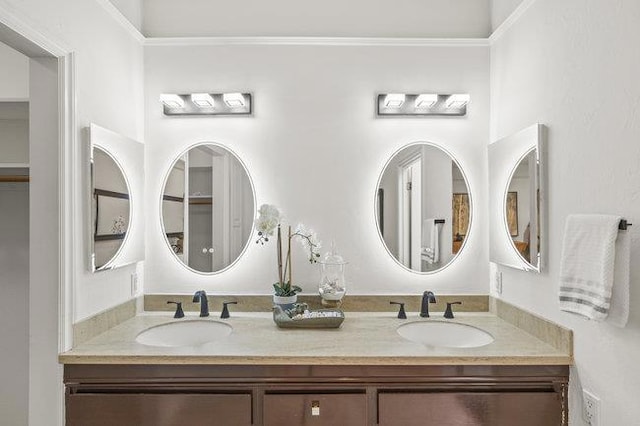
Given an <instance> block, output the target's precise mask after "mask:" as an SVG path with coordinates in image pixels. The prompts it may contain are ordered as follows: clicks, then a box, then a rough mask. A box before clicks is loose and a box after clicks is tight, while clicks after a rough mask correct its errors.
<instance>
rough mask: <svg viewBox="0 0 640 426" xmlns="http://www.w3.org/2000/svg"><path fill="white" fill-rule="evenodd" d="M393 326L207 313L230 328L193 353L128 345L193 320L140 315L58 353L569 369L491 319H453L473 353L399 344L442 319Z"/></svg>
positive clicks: (383, 318)
mask: <svg viewBox="0 0 640 426" xmlns="http://www.w3.org/2000/svg"><path fill="white" fill-rule="evenodd" d="M407 315H408V317H409V319H407V320H400V319H397V318H396V317H395V314H393V313H387V312H367V313H363V312H346V313H345V316H346V319H345V321H344V323H343V324H342V327H341V328H339V329H324V330H318V329H315V330H314V329H280V328H278V327H277V326H276V324H275V323H274V322H273V320H272V315H271V313H267V312H264V313H261V312H234V313H232V317H231V318H229V319H227V320H220V319H218V317H219V313H215V312H212V313H211V316H210V317H208V318H206V320H208V321H223V322H226V323H227V324H229V325H231V326H233V331H232V333H231V334H230V335H229V336H226V337H223V338H220V339H219V340H217V341H215V342H211V343H207V344H205V345H202V346H198V347H155V346H145V345H142V344H140V343H137V342H136V340H135V339H136V336H137V335H138V334H139V333H140V332H142V331H143V330H145V329H147V328H149V327H153V326H156V325H160V324H165V323H169V322H174V321H185V320H189V319H199V318H198V316H197V314H195V313H189V314H187V316H186V317H185V318H183V319H177V320H176V319H173V318H172V316H171V314H169V313H167V312H151V313H143V314H140V315H138V316H136V317H134V318H131V319H129V320H127V321H125V322H123V323H122V324H120V325H118V326H115V327H113V328H111V329H109V330H107V331H106V332H104V333H102V334H100V335H98V336H96V337H94V338H93V339H91V340H89V341H87V342H85V343H83V344H80V345H79V346H77V347H75V348H73V349H72V350H70V351H68V352H65V353H62V354H60V356H59V361H60V362H61V363H63V364H221V365H223V364H233V365H239V364H245V365H246V364H265V365H267V364H269V365H280V364H313V365H358V364H360V365H571V364H572V363H573V360H572V356H571V354H570V353H566V352H562V351H560V350H558V349H556V348H554V347H553V346H551V345H549V344H547V343H545V342H543V341H542V340H539V339H537V338H536V337H534V336H532V335H531V334H528V333H526V332H525V331H523V330H521V329H520V328H518V327H515V326H514V325H512V324H510V323H509V322H506V321H504V320H502V319H500V318H498V317H497V316H495V315H493V314H491V313H486V312H483V313H459V314H457V315H456V318H455V319H453V320H445V321H453V322H459V323H463V324H468V325H472V326H475V327H478V328H481V329H483V330H485V331H487V332H489V333H490V334H491V335H492V336H493V337H494V339H495V340H494V341H493V342H492V343H490V344H488V345H486V346H482V347H478V348H442V347H430V346H426V345H423V344H420V343H414V342H410V341H407V340H405V339H403V338H402V337H400V336H399V335H398V334H397V332H396V328H397V327H398V326H399V325H401V324H405V323H408V322H414V321H441V320H443V318H442V313H437V312H436V313H433V314H432V318H430V319H423V318H419V317H418V315H417V313H415V312H410V313H407Z"/></svg>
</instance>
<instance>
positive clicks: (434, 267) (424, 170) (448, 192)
mask: <svg viewBox="0 0 640 426" xmlns="http://www.w3.org/2000/svg"><path fill="white" fill-rule="evenodd" d="M471 211H472V205H471V195H470V193H469V186H468V184H467V179H466V177H465V175H464V172H463V171H462V169H461V168H460V165H459V164H458V163H457V162H456V160H454V159H453V157H452V156H451V155H450V154H449V153H448V152H446V151H445V150H443V149H442V148H440V147H438V146H436V145H433V144H430V143H426V142H418V143H414V144H411V145H408V146H406V147H404V148H402V149H400V150H399V151H397V152H396V153H395V154H394V155H393V156H392V157H391V159H390V160H389V161H388V162H387V164H386V165H385V167H384V169H383V171H382V174H381V175H380V179H379V181H378V187H377V193H376V219H377V220H376V221H377V225H378V232H379V233H380V237H381V238H382V241H383V243H384V245H385V247H386V249H387V251H388V252H389V254H391V256H392V257H393V258H394V259H395V260H396V261H397V262H398V263H399V264H400V265H402V266H404V267H405V268H407V269H409V270H411V271H414V272H421V273H433V272H436V271H439V270H441V269H443V268H445V267H446V266H448V265H449V264H450V263H451V262H452V261H453V260H454V259H455V257H456V256H457V255H458V254H459V253H460V251H461V250H462V248H463V246H464V244H465V241H466V239H467V237H468V233H469V229H470V225H471Z"/></svg>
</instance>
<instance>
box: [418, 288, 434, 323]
mask: <svg viewBox="0 0 640 426" xmlns="http://www.w3.org/2000/svg"><path fill="white" fill-rule="evenodd" d="M429 303H436V295H435V294H433V292H432V291H425V292H424V293H423V294H422V304H421V305H420V316H421V317H422V318H429Z"/></svg>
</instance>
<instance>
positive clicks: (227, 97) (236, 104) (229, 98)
mask: <svg viewBox="0 0 640 426" xmlns="http://www.w3.org/2000/svg"><path fill="white" fill-rule="evenodd" d="M222 98H223V99H224V103H225V104H227V106H228V107H229V108H241V107H243V106H244V96H242V93H225V94H224V95H223V96H222Z"/></svg>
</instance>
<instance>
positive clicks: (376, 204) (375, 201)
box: [373, 141, 475, 275]
mask: <svg viewBox="0 0 640 426" xmlns="http://www.w3.org/2000/svg"><path fill="white" fill-rule="evenodd" d="M416 145H427V146H431V147H434V148H437V149H439V150H441V151H442V152H444V153H445V154H447V155H448V156H449V158H451V161H453V162H454V163H455V164H456V166H458V169H459V170H460V173H461V174H462V178H463V179H464V182H465V184H466V186H467V193H468V195H469V226H468V230H467V234H466V237H465V239H464V241H463V242H462V245H461V246H460V250H458V252H457V253H456V254H455V255H454V256H453V257H452V258H451V260H449V262H447V264H446V265H443V266H442V267H441V268H439V269H436V270H434V271H425V272H422V271H416V270H413V269H411V268H408V267H407V266H405V265H403V264H402V262H400V260H398V259H397V258H396V256H394V254H393V253H391V251H390V250H389V247H388V246H387V243H386V242H385V241H384V237H383V235H382V232H381V230H382V227H381V226H380V222H379V219H380V217H381V216H380V210H379V207H380V205H379V199H378V196H379V192H378V190H379V189H380V184H381V183H382V177H383V176H384V172H385V171H386V170H387V167H389V164H391V162H392V161H393V159H394V158H395V157H396V156H397V155H398V154H399V153H400V152H402V151H404V150H405V149H407V148H410V147H412V146H416ZM452 195H453V194H452ZM452 203H453V200H452ZM373 205H374V208H373V217H374V224H375V227H376V231H377V233H378V237H379V238H380V242H381V243H382V246H383V247H384V249H385V250H386V252H387V253H388V254H389V257H391V259H393V261H394V262H395V263H396V264H397V265H399V266H401V267H402V269H404V270H405V271H408V272H411V273H414V274H418V275H432V274H437V273H439V272H442V271H444V270H445V269H446V268H448V267H449V266H451V265H452V264H453V263H455V261H456V260H457V259H458V257H460V255H461V254H462V253H463V252H464V250H465V247H466V246H467V242H468V241H469V238H470V237H471V235H472V230H473V213H474V208H475V207H474V202H473V194H472V190H471V184H470V183H469V179H468V178H467V174H466V173H465V171H464V168H463V167H462V165H461V164H460V161H458V159H457V158H456V157H454V156H453V154H451V152H450V151H449V150H447V149H445V148H444V147H443V146H442V145H439V144H437V143H434V142H428V141H416V142H410V143H408V144H406V145H403V146H401V147H400V148H398V149H396V150H395V151H394V152H393V153H392V154H391V156H390V157H389V158H388V159H387V161H386V162H385V163H384V166H382V170H381V171H380V175H379V176H378V181H377V183H376V187H375V191H374V196H373Z"/></svg>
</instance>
